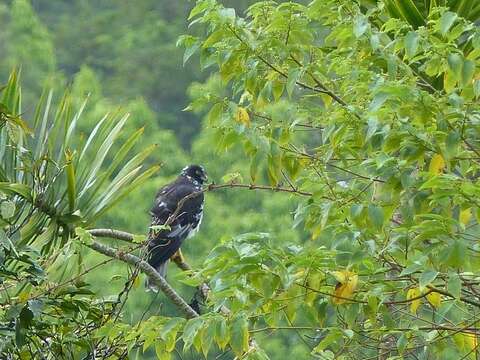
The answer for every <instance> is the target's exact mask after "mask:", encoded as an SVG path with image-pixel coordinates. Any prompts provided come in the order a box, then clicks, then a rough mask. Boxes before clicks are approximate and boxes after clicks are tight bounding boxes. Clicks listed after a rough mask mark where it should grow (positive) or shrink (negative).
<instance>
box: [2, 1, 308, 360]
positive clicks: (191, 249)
mask: <svg viewBox="0 0 480 360" xmlns="http://www.w3.org/2000/svg"><path fill="white" fill-rule="evenodd" d="M253 2H254V1H246V0H241V1H238V0H232V1H225V2H224V4H225V5H227V6H233V7H234V8H235V9H236V11H237V13H239V14H242V13H243V11H244V10H245V9H246V8H247V7H248V5H249V4H251V3H253ZM193 5H194V2H190V1H159V0H135V1H128V0H125V1H119V0H102V1H93V0H91V1H87V0H32V1H28V0H14V1H5V0H2V1H0V24H1V25H2V26H1V27H0V80H1V81H2V82H4V81H5V80H6V79H7V77H8V74H9V73H10V71H11V70H12V68H14V67H20V68H21V78H22V85H23V91H24V92H23V94H22V96H23V104H22V108H23V111H24V112H25V118H27V119H28V118H29V114H31V113H32V112H33V110H34V108H35V104H36V99H38V97H39V96H40V94H41V92H42V89H43V88H45V87H53V88H55V89H56V93H55V95H56V98H57V100H58V99H59V98H60V97H61V95H62V93H63V91H64V89H66V88H68V89H70V91H71V93H72V95H73V97H74V98H75V99H76V100H77V101H78V104H77V106H79V105H80V103H81V102H82V101H83V99H84V98H85V97H86V96H88V97H89V101H88V106H87V108H86V113H85V116H83V118H82V123H81V124H80V127H81V129H82V131H84V133H85V135H88V133H89V131H90V130H91V129H92V128H93V127H94V126H95V124H96V123H97V122H98V121H99V120H100V119H101V117H102V116H103V115H104V114H105V113H106V112H108V111H117V110H120V111H122V112H129V113H130V114H131V117H130V119H129V121H128V122H127V125H126V127H125V128H126V130H127V131H124V135H123V136H124V138H125V139H126V138H127V137H128V134H129V133H131V132H133V131H134V130H136V129H138V128H141V127H145V132H144V135H143V140H142V141H141V143H142V145H141V146H140V147H138V148H137V149H136V150H139V149H140V148H143V147H146V146H148V145H150V144H158V148H157V150H156V151H155V152H154V154H153V155H152V156H151V157H150V158H149V159H148V161H149V162H150V163H161V164H162V165H163V166H162V168H161V170H160V172H159V173H158V174H157V175H156V176H154V177H153V178H152V179H151V180H150V181H149V182H147V183H146V184H145V185H144V186H143V187H141V188H140V189H138V190H136V191H135V192H134V193H132V194H130V196H129V197H128V198H126V199H125V200H124V201H123V202H122V203H120V205H118V206H117V207H116V208H115V209H113V210H112V211H111V212H109V213H108V214H107V215H106V217H104V219H103V220H102V222H101V223H99V224H97V226H98V227H111V228H115V229H120V230H125V231H129V232H133V233H137V234H146V232H147V228H148V224H149V220H150V217H149V214H148V210H149V208H150V207H151V204H152V201H153V198H154V195H155V193H156V190H157V189H158V188H159V187H160V186H161V185H162V184H164V183H166V182H167V181H170V180H171V179H173V178H174V177H175V176H176V174H177V173H178V172H179V171H180V169H181V168H183V167H184V166H185V165H186V164H189V163H199V164H202V165H204V166H205V168H206V169H207V172H208V173H209V176H210V179H211V180H213V181H216V182H221V181H222V177H224V176H225V175H226V174H231V173H239V174H240V177H239V179H243V181H244V182H248V181H249V175H248V174H249V163H248V162H247V160H246V156H245V155H244V153H243V150H241V149H235V148H230V149H228V152H227V151H225V150H224V149H218V148H216V147H215V140H214V139H215V136H216V134H215V130H214V129H208V128H207V127H206V125H205V124H204V122H203V121H202V117H203V115H204V112H202V109H198V111H195V112H189V111H182V109H184V108H186V107H187V106H188V104H189V102H190V101H191V100H193V99H194V98H195V97H196V96H198V95H199V94H201V93H202V92H203V91H204V90H205V87H207V88H208V89H209V90H210V91H212V92H216V93H218V94H221V93H222V91H223V90H222V86H221V84H220V82H219V81H218V80H217V79H216V78H215V77H209V73H208V71H204V72H202V71H201V70H200V65H199V62H198V59H192V60H190V61H189V62H188V63H187V64H185V65H182V63H183V50H182V49H181V48H177V47H176V41H177V39H178V36H180V35H182V34H184V33H186V32H187V31H188V29H187V17H188V13H189V10H190V8H192V7H193ZM193 31H201V28H197V29H194V30H193ZM120 145H121V143H118V144H117V145H116V146H117V147H118V146H120ZM263 180H264V182H266V180H265V179H263ZM258 182H259V183H260V182H262V179H259V180H258ZM296 206H297V204H296V201H295V199H293V198H292V197H291V196H289V195H285V194H276V193H264V192H262V193H260V192H253V191H245V190H237V189H231V190H227V191H217V192H215V193H208V194H207V196H206V208H205V216H204V222H203V224H202V228H201V231H200V232H199V233H198V235H197V236H196V237H195V238H193V239H191V240H189V241H187V242H186V243H185V244H184V246H183V250H184V254H185V255H186V257H187V261H188V262H189V263H190V264H191V265H192V266H194V267H195V266H199V265H201V263H202V262H203V259H204V258H205V257H206V255H207V254H208V252H209V251H210V250H211V249H212V248H213V247H214V246H215V245H216V244H218V243H219V242H221V241H223V239H228V238H229V237H230V236H232V235H234V234H240V233H244V232H253V231H261V232H269V233H271V234H272V235H273V238H274V239H275V241H277V242H278V244H282V245H285V244H290V243H297V242H299V241H306V240H307V239H305V235H302V233H301V232H299V231H296V230H293V229H291V226H285V225H286V224H290V223H291V222H292V215H291V213H292V211H293V210H294V209H295V208H296ZM285 229H291V230H285ZM119 245H120V244H119ZM65 260H66V261H69V259H65ZM82 260H83V261H82V262H78V261H75V262H72V266H71V268H70V269H69V271H71V273H72V274H73V272H74V271H78V268H79V267H80V268H81V269H87V268H88V267H90V266H92V265H94V264H96V263H99V262H101V261H103V260H104V258H102V257H101V255H98V254H91V253H85V254H82ZM73 263H76V264H77V265H75V266H73ZM177 274H178V272H177V270H176V269H175V268H174V266H170V269H169V281H170V282H171V283H172V284H173V285H174V287H176V288H177V289H179V291H180V292H181V293H182V294H183V295H184V296H185V298H187V299H190V298H191V296H192V294H193V290H192V289H191V288H188V287H186V286H183V285H182V284H180V283H179V282H178V281H177V279H176V277H177ZM62 276H64V278H67V277H68V276H69V272H68V271H67V272H66V273H65V274H63V275H62ZM127 276H128V273H127V267H126V266H125V264H123V263H118V262H110V263H108V264H107V265H104V266H102V267H100V268H99V269H98V270H96V271H94V272H92V273H90V275H89V277H88V278H87V281H88V282H90V283H91V284H92V285H93V288H94V289H96V291H97V293H98V295H99V296H113V297H115V296H116V294H118V292H119V291H121V290H122V288H123V287H124V284H125V281H126V279H127ZM141 280H142V281H139V282H138V283H137V284H136V285H135V286H134V288H133V290H132V292H131V293H130V296H129V298H128V301H127V303H126V307H125V309H126V314H127V315H126V316H127V318H126V319H125V321H132V322H136V321H138V320H139V319H140V317H141V316H150V315H152V314H167V313H168V314H174V313H175V311H176V310H175V309H174V308H173V307H172V306H170V304H169V303H168V302H167V301H164V299H163V298H162V296H161V295H158V296H155V295H154V294H152V293H145V291H144V285H143V278H142V279H141ZM144 313H145V314H144ZM265 337H266V339H264V340H263V341H262V339H258V340H259V341H262V347H263V348H264V349H265V350H266V351H267V352H268V353H269V354H270V355H271V358H272V359H285V354H289V356H290V357H291V358H298V359H301V358H307V357H308V351H307V349H306V347H305V346H302V342H301V341H299V339H298V337H297V334H295V333H288V334H282V335H280V336H277V335H276V336H274V337H270V336H269V335H268V334H266V335H265ZM267 338H268V341H266V340H267ZM217 355H218V354H217ZM150 357H151V358H154V357H155V356H154V354H143V355H142V354H139V358H150ZM210 357H211V358H212V359H213V358H215V356H214V355H210V356H209V358H210ZM182 358H184V359H185V358H194V356H193V355H190V357H189V354H185V355H182ZM222 358H223V359H226V358H231V354H226V355H225V356H223V357H222Z"/></svg>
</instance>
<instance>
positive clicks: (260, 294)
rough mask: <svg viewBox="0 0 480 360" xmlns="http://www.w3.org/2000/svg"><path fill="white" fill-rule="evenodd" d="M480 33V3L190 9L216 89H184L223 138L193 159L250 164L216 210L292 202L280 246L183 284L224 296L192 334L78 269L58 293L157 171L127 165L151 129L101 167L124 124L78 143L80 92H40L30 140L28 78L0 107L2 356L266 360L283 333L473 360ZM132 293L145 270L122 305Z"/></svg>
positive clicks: (190, 276) (266, 246) (190, 48)
mask: <svg viewBox="0 0 480 360" xmlns="http://www.w3.org/2000/svg"><path fill="white" fill-rule="evenodd" d="M479 16H480V5H478V4H475V2H473V1H466V0H462V1H442V2H441V3H440V2H438V1H427V2H423V1H421V2H420V1H412V0H404V1H401V0H388V1H387V0H385V1H383V2H381V1H379V2H375V1H364V2H355V1H347V0H340V1H333V0H314V1H312V2H310V3H309V4H308V5H304V4H301V3H295V2H287V3H281V4H277V3H275V2H272V1H264V2H258V3H255V4H254V5H252V6H250V7H249V8H248V10H247V11H246V14H245V17H241V16H238V15H237V13H236V12H235V10H234V9H232V8H226V7H224V6H222V5H220V4H218V3H217V2H216V1H215V0H199V1H197V3H196V5H195V7H194V8H193V9H192V10H191V13H190V16H189V21H190V26H191V29H192V34H189V35H184V36H182V37H181V38H180V39H179V41H178V44H179V45H181V46H183V47H185V55H184V61H185V62H188V60H189V59H190V58H191V57H192V56H193V55H195V54H198V55H199V58H200V65H201V67H202V68H203V69H207V70H208V71H212V72H214V73H215V75H214V76H213V77H212V78H211V79H210V80H209V81H207V82H206V83H205V84H196V85H194V86H192V88H191V93H192V97H193V101H192V103H191V104H190V106H189V107H188V110H193V111H195V112H202V111H205V110H206V127H208V132H209V134H210V137H209V138H208V139H202V141H203V143H202V142H200V143H199V145H198V149H199V150H201V149H202V145H203V144H205V143H210V142H211V139H214V140H215V145H216V148H217V151H218V153H219V158H222V159H227V160H230V159H231V160H232V162H233V161H234V159H235V160H238V159H237V158H242V159H243V160H242V161H241V162H238V164H240V165H239V166H238V167H239V169H232V170H238V171H232V172H231V173H227V174H225V173H221V177H222V181H223V184H220V185H217V187H214V186H211V187H210V188H209V189H206V191H210V190H214V189H219V188H227V189H228V190H227V191H228V195H224V196H223V197H220V198H214V197H213V195H212V197H211V199H212V201H213V202H214V203H215V204H219V203H221V201H222V200H228V199H229V198H230V199H232V197H234V196H235V195H231V194H233V192H234V191H243V192H248V191H259V192H260V191H262V192H270V191H271V198H272V199H273V198H274V199H278V198H283V199H286V200H284V201H285V202H286V203H287V204H285V205H283V203H282V202H281V201H279V200H278V201H277V200H275V202H271V203H270V206H271V208H272V209H270V210H269V211H270V212H269V214H275V215H278V216H279V217H280V216H282V215H281V214H280V212H277V213H275V210H277V211H278V204H282V206H281V207H280V209H281V210H283V209H288V207H289V205H291V204H294V205H295V206H294V207H293V209H292V212H293V214H292V218H293V221H292V223H291V224H289V223H286V224H281V226H280V229H279V231H278V233H280V234H276V233H274V232H272V233H266V232H249V233H244V234H237V235H236V236H233V237H227V238H224V239H222V241H218V242H219V245H218V246H216V247H215V248H214V249H213V250H212V251H211V252H210V254H209V255H208V256H207V258H206V259H205V261H204V263H203V264H197V265H198V266H197V268H196V269H195V270H194V271H192V272H189V273H187V274H184V275H178V278H179V279H180V281H181V282H183V283H185V284H187V285H190V286H196V285H201V284H202V283H204V282H205V283H208V284H209V286H210V289H211V291H210V293H209V297H208V300H207V302H206V304H204V306H203V307H202V314H201V316H198V317H194V318H192V319H189V320H186V319H183V318H180V317H175V316H171V314H166V315H165V316H163V315H159V316H152V317H150V318H148V319H141V320H140V321H138V322H137V323H134V324H132V323H129V322H128V321H126V319H124V318H122V306H123V303H122V301H121V300H122V299H121V297H122V295H124V293H123V292H122V293H121V294H120V295H119V296H118V298H115V299H102V300H100V299H96V298H95V297H94V296H93V294H92V292H91V286H90V285H89V284H86V283H85V282H83V281H81V280H82V273H81V272H80V271H79V272H78V274H77V275H78V276H77V277H75V278H73V280H74V281H68V282H67V283H62V281H56V280H58V279H57V278H55V274H56V272H55V271H54V270H55V266H56V265H57V263H56V261H57V260H58V259H59V258H60V257H62V256H66V257H67V258H68V257H69V256H72V254H73V253H74V252H77V254H81V253H82V251H83V250H85V248H91V244H92V242H94V241H96V240H95V239H94V237H93V236H92V235H91V234H90V233H88V232H87V231H86V230H87V229H89V228H90V227H91V226H92V224H93V223H94V222H95V220H97V219H98V218H100V217H101V216H102V215H103V213H104V211H105V210H107V209H109V208H110V207H111V206H113V205H114V204H115V202H116V201H118V200H120V199H121V198H122V195H123V194H126V193H127V192H129V191H130V189H131V188H132V187H135V186H137V185H139V184H140V183H141V182H142V181H143V180H144V179H146V178H147V177H148V176H149V175H151V173H152V172H154V171H155V169H156V168H155V167H153V168H151V169H149V170H146V171H145V172H144V173H142V175H139V174H140V172H141V171H142V170H141V164H142V163H143V162H144V160H145V159H146V157H147V156H148V154H149V152H151V151H152V149H153V148H147V149H146V150H144V151H143V152H140V153H138V154H136V155H135V154H133V155H131V156H133V157H131V158H130V159H131V160H129V161H127V160H126V159H127V158H128V154H129V153H130V150H132V149H134V143H135V142H136V140H137V139H138V138H139V136H140V135H141V130H139V131H136V132H133V133H132V134H131V135H129V137H128V138H127V140H126V141H125V142H124V144H123V145H122V146H121V147H119V148H118V150H117V153H116V154H115V156H113V155H111V154H110V155H108V153H109V150H111V149H112V146H113V143H114V139H115V138H117V137H120V133H121V130H120V128H121V127H122V126H123V125H124V123H125V117H122V116H120V115H118V114H116V113H114V114H112V115H107V116H106V117H104V118H103V120H102V121H100V122H99V125H97V126H98V128H97V130H93V131H92V132H91V135H90V137H89V138H88V137H87V138H82V137H81V136H77V137H75V136H73V134H74V131H75V124H76V123H77V122H78V119H79V118H81V109H82V108H83V106H84V105H82V104H83V103H80V111H79V112H74V111H73V109H72V108H70V107H69V104H70V98H69V96H68V95H66V96H65V97H64V98H63V100H62V101H61V102H60V104H59V105H58V107H57V110H53V105H52V96H51V94H50V93H48V92H46V93H45V94H44V95H43V96H42V98H41V100H40V105H39V106H38V110H37V111H36V112H35V115H34V116H33V121H32V122H30V123H28V122H25V121H24V120H23V119H22V112H21V110H20V103H21V96H20V91H19V88H18V84H17V79H16V73H13V75H12V77H11V80H10V81H9V83H8V85H7V87H6V88H5V89H3V93H2V94H3V98H2V100H1V101H0V102H1V104H2V107H1V108H0V114H1V117H0V126H1V137H0V141H2V145H4V146H2V147H1V148H0V155H1V156H0V157H1V158H2V162H1V168H0V176H1V182H0V191H1V193H0V194H2V197H1V200H0V202H1V218H2V230H1V232H0V236H1V239H2V241H1V243H2V257H3V259H2V260H3V261H2V267H1V268H0V270H1V272H2V277H3V285H4V288H6V290H4V291H2V293H1V295H0V299H1V305H2V308H1V312H0V315H1V319H0V321H1V323H2V328H1V331H2V334H3V335H4V338H3V340H2V341H3V344H2V345H3V348H2V351H3V353H4V354H15V355H16V356H19V357H28V356H33V357H34V356H35V354H37V353H38V352H39V351H42V353H43V354H44V356H46V357H49V358H56V356H70V355H71V356H72V357H73V358H82V357H89V356H90V357H92V356H97V355H99V354H101V356H104V357H108V356H111V357H122V356H127V355H132V356H133V354H138V353H139V352H142V351H143V352H145V353H148V351H154V352H155V354H156V356H157V357H158V358H159V359H169V358H171V357H172V356H173V354H174V353H175V351H184V352H187V350H191V349H193V350H192V351H193V352H194V354H193V355H192V356H193V358H198V357H199V356H201V355H200V354H202V355H203V356H204V357H205V358H211V356H212V353H213V352H215V353H218V352H219V351H226V352H227V351H228V352H231V354H233V355H232V357H236V358H238V359H267V358H269V355H268V354H269V351H270V350H271V347H272V346H271V344H272V343H274V340H272V337H271V334H277V333H283V332H287V333H294V334H295V335H296V336H297V338H294V339H296V343H299V344H300V348H299V347H298V346H295V348H294V352H295V354H296V356H299V357H300V356H303V357H306V356H307V355H311V356H312V357H314V358H319V359H334V358H335V359H359V358H362V359H369V358H372V359H373V358H385V359H387V358H389V359H396V358H412V359H414V358H422V359H427V358H438V357H441V358H442V359H459V358H462V357H463V358H475V356H476V354H477V352H478V351H477V347H478V342H477V335H478V331H479V328H478V325H477V324H478V320H477V312H478V309H479V307H480V298H479V296H478V293H479V291H480V289H479V287H478V284H479V283H478V276H479V274H478V267H479V265H480V264H479V252H480V247H479V245H478V219H479V217H480V205H479V204H478V202H477V198H478V195H479V192H480V190H479V187H478V181H477V179H478V172H479V170H480V169H479V164H480V144H479V141H478V138H479V134H478V131H479V127H478V126H479V121H480V112H479V111H480V107H479V101H478V100H479V97H480V68H479V65H480V60H479V59H480V30H479V28H478V26H476V25H475V23H474V22H475V21H478V17H479ZM203 32H204V35H201V36H198V34H199V33H203ZM87 75H88V74H87ZM75 101H77V102H78V99H77V100H75ZM65 124H66V125H65ZM29 127H32V128H33V129H34V132H33V133H34V134H35V137H33V136H32V134H29V132H28V128H29ZM205 131H207V130H205ZM97 136H98V138H97ZM121 136H125V133H122V135H121ZM89 139H91V141H90V140H89ZM75 149H76V151H75ZM85 149H86V150H85ZM135 150H136V149H135ZM136 151H137V150H136ZM109 156H111V157H110V158H109ZM106 158H109V159H113V162H112V163H111V164H109V166H106V167H105V166H102V163H103V162H104V160H105V159H106ZM82 159H84V160H83V161H82ZM87 160H88V161H87ZM216 161H217V160H216ZM216 161H215V162H216ZM246 162H248V164H247V163H246ZM218 168H222V170H224V169H229V168H228V166H226V165H225V167H224V168H223V166H221V165H218ZM215 171H218V172H219V173H220V171H219V170H215V169H214V170H213V172H215ZM93 174H94V175H93ZM94 179H95V181H93V180H94ZM245 179H246V180H245ZM237 188H238V189H237ZM249 188H250V190H249ZM120 189H121V192H119V190H120ZM208 196H211V195H210V194H208ZM245 196H247V195H238V198H235V199H238V201H240V202H241V200H242V199H244V198H246V197H245ZM255 200H257V201H258V199H255ZM255 200H253V201H255ZM207 202H208V200H207ZM47 204H48V206H47ZM265 204H269V203H268V202H267V201H265V202H263V203H260V202H257V205H258V207H260V205H265ZM240 206H243V204H242V205H239V208H240ZM212 211H214V210H212ZM286 211H287V210H286ZM257 217H260V215H258V216H257ZM254 219H255V217H248V222H249V223H248V224H247V227H248V226H253V225H252V224H254V221H255V220H254ZM274 220H275V219H271V222H272V223H273V222H274ZM259 224H262V223H260V222H259ZM219 226H221V225H219ZM290 226H291V227H292V228H293V230H292V229H290V228H289V227H290ZM225 228H226V227H225ZM74 229H76V231H74ZM282 232H283V235H285V234H288V235H289V236H291V237H292V239H290V240H291V241H289V239H288V238H287V239H284V238H283V237H282V241H278V238H280V237H281V236H282V234H281V233H282ZM298 234H299V235H298ZM296 236H298V238H299V239H297V238H295V237H296ZM142 240H143V239H142V238H141V237H133V242H134V243H133V244H130V246H129V247H126V248H121V252H122V253H126V252H128V253H130V252H132V253H138V251H137V252H135V251H136V250H135V249H133V248H135V247H136V248H138V244H137V243H138V242H141V241H142ZM132 247H133V248H132ZM82 249H83V250H82ZM78 261H79V263H80V262H81V261H82V260H81V257H80V256H79V257H78ZM105 261H110V259H107V260H105ZM135 279H138V268H137V267H132V273H131V274H130V277H129V280H128V281H127V283H126V284H125V291H126V292H127V295H128V291H129V289H130V287H132V286H133V284H134V283H135V281H136V280H135ZM76 280H78V281H76ZM52 286H53V287H52ZM220 309H227V310H228V311H219V310H220ZM59 313H60V314H61V315H62V316H58V314H59ZM52 334H53V335H52ZM289 339H292V338H291V337H290V338H289ZM269 343H270V346H269ZM44 344H47V345H48V351H47V352H45V351H43V350H41V349H42V346H43V345H44ZM295 345H298V344H295ZM292 349H293V346H292ZM187 353H188V352H187ZM292 353H293V351H292ZM59 354H60V355H59ZM65 354H68V355H65Z"/></svg>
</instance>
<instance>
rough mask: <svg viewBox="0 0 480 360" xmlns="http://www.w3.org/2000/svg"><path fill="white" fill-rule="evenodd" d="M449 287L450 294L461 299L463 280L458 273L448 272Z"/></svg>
mask: <svg viewBox="0 0 480 360" xmlns="http://www.w3.org/2000/svg"><path fill="white" fill-rule="evenodd" d="M447 289H448V292H449V293H450V294H452V295H453V296H455V298H456V299H460V294H461V290H462V280H461V279H460V276H458V274H456V273H449V274H448V283H447Z"/></svg>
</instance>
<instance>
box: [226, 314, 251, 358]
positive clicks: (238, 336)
mask: <svg viewBox="0 0 480 360" xmlns="http://www.w3.org/2000/svg"><path fill="white" fill-rule="evenodd" d="M230 333H231V334H232V338H231V340H230V345H231V347H232V350H233V352H234V353H235V355H237V356H239V357H240V356H242V354H243V353H244V352H245V351H247V350H248V341H249V332H248V320H247V317H246V316H245V314H239V315H238V316H237V317H236V318H235V320H233V322H232V324H231V329H230Z"/></svg>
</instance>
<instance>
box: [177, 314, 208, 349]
mask: <svg viewBox="0 0 480 360" xmlns="http://www.w3.org/2000/svg"><path fill="white" fill-rule="evenodd" d="M204 325H205V320H203V319H202V318H194V319H191V320H189V321H188V322H187V324H186V325H185V328H184V329H183V335H182V339H183V342H184V345H183V351H186V350H188V349H190V347H191V346H192V344H193V341H194V340H195V337H196V335H197V334H198V332H199V331H200V330H201V329H202V327H203V326H204Z"/></svg>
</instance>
